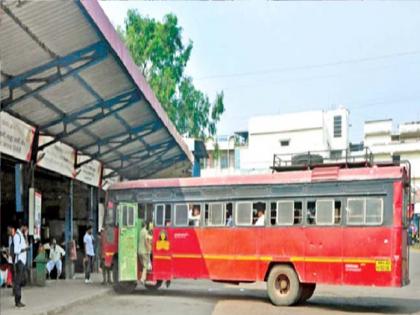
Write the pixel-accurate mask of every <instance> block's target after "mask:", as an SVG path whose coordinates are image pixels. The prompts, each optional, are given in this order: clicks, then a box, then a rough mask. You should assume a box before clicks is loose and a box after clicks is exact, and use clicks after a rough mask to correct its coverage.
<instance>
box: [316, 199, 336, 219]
mask: <svg viewBox="0 0 420 315" xmlns="http://www.w3.org/2000/svg"><path fill="white" fill-rule="evenodd" d="M334 213H335V209H334V200H317V201H316V208H315V222H316V224H317V225H333V224H334V221H335V216H334Z"/></svg>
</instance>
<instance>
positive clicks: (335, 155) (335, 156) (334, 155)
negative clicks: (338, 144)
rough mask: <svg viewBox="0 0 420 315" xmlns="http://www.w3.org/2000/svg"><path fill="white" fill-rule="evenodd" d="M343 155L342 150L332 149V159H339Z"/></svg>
mask: <svg viewBox="0 0 420 315" xmlns="http://www.w3.org/2000/svg"><path fill="white" fill-rule="evenodd" d="M342 157H343V151H342V150H331V152H330V159H331V160H339V159H341V158H342Z"/></svg>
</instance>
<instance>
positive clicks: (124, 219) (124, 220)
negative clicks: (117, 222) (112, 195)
mask: <svg viewBox="0 0 420 315" xmlns="http://www.w3.org/2000/svg"><path fill="white" fill-rule="evenodd" d="M121 211H122V222H121V226H127V221H128V218H127V206H126V205H123V206H122V209H121Z"/></svg>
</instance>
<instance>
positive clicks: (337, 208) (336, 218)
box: [334, 201, 341, 224]
mask: <svg viewBox="0 0 420 315" xmlns="http://www.w3.org/2000/svg"><path fill="white" fill-rule="evenodd" d="M340 223H341V201H335V202H334V224H340Z"/></svg>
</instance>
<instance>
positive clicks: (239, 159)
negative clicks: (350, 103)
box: [202, 108, 349, 176]
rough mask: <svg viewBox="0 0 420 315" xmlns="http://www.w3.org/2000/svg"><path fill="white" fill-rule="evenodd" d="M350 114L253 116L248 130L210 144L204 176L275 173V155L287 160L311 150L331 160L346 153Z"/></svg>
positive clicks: (341, 110)
mask: <svg viewBox="0 0 420 315" xmlns="http://www.w3.org/2000/svg"><path fill="white" fill-rule="evenodd" d="M348 117H349V112H348V110H347V109H345V108H338V109H334V110H327V111H322V110H319V111H308V112H300V113H290V114H282V115H271V116H258V117H253V118H251V119H250V120H249V123H248V132H247V133H246V132H238V133H235V135H231V136H223V137H218V138H217V139H216V141H208V142H207V143H206V148H207V151H208V152H209V156H210V158H209V159H208V160H204V161H203V165H202V176H217V175H222V174H239V173H263V172H271V169H270V167H271V166H272V165H273V157H274V154H277V155H278V156H279V157H280V158H281V159H282V160H287V161H290V160H291V157H292V156H294V155H296V154H301V153H307V152H308V151H311V152H313V153H315V152H317V153H318V154H319V155H321V156H323V157H324V158H327V159H328V158H330V157H331V156H332V157H334V158H337V157H340V156H343V155H344V154H345V151H346V150H347V148H348V145H349V140H348V128H349V123H348ZM216 143H217V144H216ZM216 145H217V146H218V150H215V147H216ZM215 152H216V153H215Z"/></svg>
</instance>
